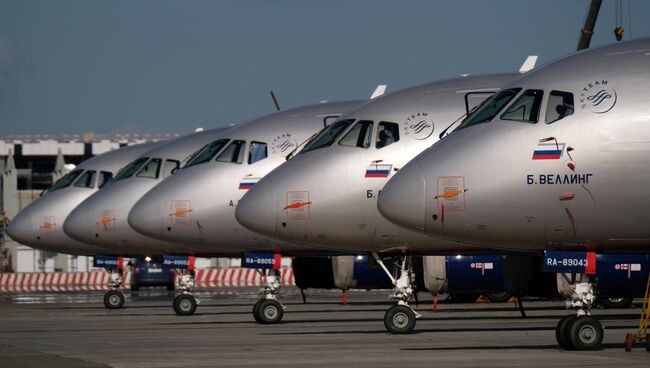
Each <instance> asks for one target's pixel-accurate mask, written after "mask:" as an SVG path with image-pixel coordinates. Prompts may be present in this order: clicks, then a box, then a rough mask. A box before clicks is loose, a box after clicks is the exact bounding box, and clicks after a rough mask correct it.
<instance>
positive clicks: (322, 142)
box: [300, 119, 354, 153]
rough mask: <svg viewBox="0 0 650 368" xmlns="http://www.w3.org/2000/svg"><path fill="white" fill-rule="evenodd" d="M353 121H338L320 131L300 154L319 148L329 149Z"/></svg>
mask: <svg viewBox="0 0 650 368" xmlns="http://www.w3.org/2000/svg"><path fill="white" fill-rule="evenodd" d="M353 121H354V120H353V119H348V120H339V121H337V122H336V123H333V124H332V125H330V126H328V127H327V128H325V129H323V130H321V132H320V133H318V135H317V136H316V138H314V139H313V140H312V141H311V142H309V143H308V144H307V145H306V146H305V148H303V150H302V151H300V153H305V152H309V151H313V150H316V149H319V148H323V147H329V146H331V145H332V143H334V141H336V138H338V137H339V135H340V134H341V133H342V132H343V131H344V130H345V129H346V128H347V127H348V126H350V124H352V122H353Z"/></svg>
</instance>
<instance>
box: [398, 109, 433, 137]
mask: <svg viewBox="0 0 650 368" xmlns="http://www.w3.org/2000/svg"><path fill="white" fill-rule="evenodd" d="M433 129H434V125H433V120H431V118H429V113H428V112H418V113H415V114H411V115H410V116H409V117H408V118H406V121H404V136H408V137H411V138H414V139H418V140H422V139H427V138H429V137H430V136H431V134H433Z"/></svg>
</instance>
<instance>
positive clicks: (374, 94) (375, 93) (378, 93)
mask: <svg viewBox="0 0 650 368" xmlns="http://www.w3.org/2000/svg"><path fill="white" fill-rule="evenodd" d="M384 93H386V85H385V84H380V85H378V86H377V88H375V90H374V91H373V92H372V94H371V95H370V99H371V100H374V99H375V98H377V97H381V96H383V95H384Z"/></svg>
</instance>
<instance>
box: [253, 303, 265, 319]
mask: <svg viewBox="0 0 650 368" xmlns="http://www.w3.org/2000/svg"><path fill="white" fill-rule="evenodd" d="M265 300H266V299H260V300H258V301H257V302H255V305H254V306H253V318H255V322H257V323H262V321H261V320H260V316H259V312H258V309H259V308H260V304H262V302H264V301H265Z"/></svg>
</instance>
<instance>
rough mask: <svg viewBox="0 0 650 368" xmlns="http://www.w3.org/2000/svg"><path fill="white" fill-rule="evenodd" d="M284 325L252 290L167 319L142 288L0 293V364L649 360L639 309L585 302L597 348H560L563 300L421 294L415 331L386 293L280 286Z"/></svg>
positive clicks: (163, 303) (167, 310)
mask: <svg viewBox="0 0 650 368" xmlns="http://www.w3.org/2000/svg"><path fill="white" fill-rule="evenodd" d="M283 291H284V293H283V295H282V299H281V301H282V302H283V303H284V304H285V306H286V310H285V315H284V319H283V321H282V323H280V324H277V325H259V324H256V323H255V322H254V321H253V317H252V315H251V309H252V307H253V304H254V302H255V301H256V299H257V297H258V295H257V290H256V289H228V290H215V291H200V292H198V293H197V296H198V297H199V299H200V300H201V304H200V305H199V308H198V310H197V313H196V314H195V315H193V316H176V315H175V314H174V313H173V311H172V308H171V297H170V296H167V295H165V292H163V291H158V290H148V291H145V292H140V293H139V294H138V295H135V294H134V295H130V294H129V296H128V297H127V302H126V305H125V308H123V309H121V310H107V309H104V306H103V304H102V302H101V300H102V297H103V293H102V292H85V293H84V292H75V293H59V294H54V293H24V294H16V293H0V366H1V367H226V366H231V367H249V366H250V367H252V366H255V367H289V366H301V367H332V366H336V365H338V366H361V367H364V366H365V367H396V366H398V367H399V366H401V367H420V366H421V367H424V366H426V367H432V366H433V367H581V366H589V367H597V366H603V367H614V366H625V367H648V361H649V360H650V353H648V352H646V351H645V348H644V347H643V346H641V345H638V346H636V347H635V349H634V350H633V351H632V352H627V353H626V352H625V351H624V350H623V344H622V342H623V339H624V336H625V333H626V332H631V331H633V330H634V329H635V327H636V326H637V324H638V317H639V313H640V305H639V304H638V303H636V305H635V307H633V308H627V309H613V310H603V309H598V310H595V313H594V315H596V316H598V317H599V318H601V319H602V321H603V324H604V325H605V341H604V348H603V349H602V350H600V351H594V352H586V351H583V352H575V351H563V350H560V349H559V348H558V346H557V344H556V341H555V325H556V323H557V321H558V319H559V318H560V316H562V315H564V314H566V310H565V309H564V308H563V304H564V303H563V302H562V301H559V300H558V301H526V302H525V303H524V306H525V308H526V312H527V318H522V317H521V315H520V313H519V311H518V310H516V309H515V307H514V305H513V304H495V303H490V304H475V303H450V302H444V301H442V302H440V303H439V304H438V311H437V312H436V313H434V312H433V311H432V303H431V302H432V299H431V296H430V295H427V294H423V293H421V294H420V305H419V307H418V308H417V309H418V311H419V312H420V313H422V315H423V317H422V318H421V319H420V320H418V322H417V326H416V333H414V334H412V335H391V334H389V333H387V332H386V331H385V329H384V326H383V316H384V312H385V310H386V309H387V308H388V306H389V303H388V301H387V295H388V294H389V291H387V290H383V291H370V292H368V291H351V292H350V293H349V303H348V304H347V305H341V294H340V292H339V291H321V290H314V291H311V290H308V291H307V302H308V304H304V305H303V304H302V299H301V296H300V293H299V291H298V290H297V289H295V288H285V289H284V290H283Z"/></svg>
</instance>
